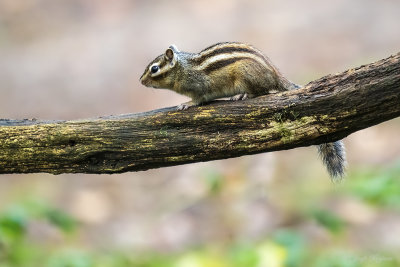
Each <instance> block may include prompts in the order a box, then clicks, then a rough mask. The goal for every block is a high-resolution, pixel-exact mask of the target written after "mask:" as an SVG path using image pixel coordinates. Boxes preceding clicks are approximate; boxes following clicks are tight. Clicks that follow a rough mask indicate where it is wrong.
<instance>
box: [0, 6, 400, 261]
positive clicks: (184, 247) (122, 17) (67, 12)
mask: <svg viewBox="0 0 400 267" xmlns="http://www.w3.org/2000/svg"><path fill="white" fill-rule="evenodd" d="M399 14H400V1H398V0H380V1H378V0H371V1H365V0H353V1H345V0H338V1H318V0H304V1H295V0H291V1H277V0H275V1H272V0H271V1H261V0H256V1H245V0H237V1H232V0H220V1H211V0H204V1H177V0H169V1H167V0H160V1H152V0H147V1H144V0H118V1H106V0H96V1H95V0H58V1H53V0H24V1H16V0H0V117H1V118H10V119H23V118H38V119H79V118H90V117H97V116H102V115H111V114H121V113H134V112H142V111H148V110H152V109H156V108H161V107H166V106H173V105H177V104H180V103H182V102H184V101H187V99H186V98H185V97H183V96H180V95H178V94H176V93H174V92H172V91H168V90H156V89H150V88H145V87H144V86H142V85H141V84H140V83H139V77H140V75H141V74H142V72H143V70H144V68H145V66H146V65H147V64H148V63H149V61H150V60H152V59H153V58H154V57H156V56H157V55H159V54H161V53H163V52H164V51H165V49H166V48H167V47H168V46H169V45H170V44H176V45H177V46H178V48H180V49H181V50H184V51H190V52H198V51H200V50H201V49H203V48H205V47H207V46H209V45H211V44H213V43H216V42H220V41H241V42H247V43H250V44H253V45H254V46H256V47H257V48H259V49H260V50H262V51H264V53H265V54H266V55H268V56H269V57H270V58H271V60H272V61H273V62H274V63H275V65H276V66H278V67H279V68H280V70H281V71H282V73H284V74H285V75H286V76H287V77H288V78H289V79H290V80H292V81H294V82H296V83H298V84H306V83H307V82H309V81H311V80H313V79H316V78H319V77H321V76H323V75H326V74H330V73H336V72H340V71H343V70H346V69H348V68H352V67H357V66H359V65H361V64H366V63H370V62H373V61H375V60H378V59H381V58H385V57H388V56H389V55H391V54H394V53H397V52H399V48H400V15H399ZM365 101H374V100H373V99H365ZM399 132H400V119H399V118H398V119H394V120H392V121H389V122H385V123H382V124H380V125H377V126H374V127H372V128H369V129H366V130H363V131H359V132H357V133H355V134H352V135H351V136H349V137H348V138H346V139H345V143H346V146H347V155H348V161H349V168H348V177H347V179H346V180H345V181H344V182H343V183H341V184H339V185H335V184H332V183H331V182H330V180H329V177H328V174H327V172H326V170H325V169H324V167H323V165H322V163H321V161H320V159H319V158H318V155H317V150H316V148H315V147H307V148H299V149H294V150H289V151H281V152H274V153H266V154H260V155H253V156H246V157H241V158H235V159H229V160H222V161H214V162H206V163H198V164H190V165H185V166H177V167H170V168H163V169H156V170H150V171H146V172H138V173H125V174H118V175H76V174H74V175H66V174H65V175H57V176H53V175H48V174H32V175H1V176H0V267H8V266H24V267H25V266H47V267H63V266H65V267H67V266H69V267H91V266H101V267H103V266H104V267H106V266H107V267H111V266H117V267H119V266H141V267H147V266H152V267H156V266H167V267H168V266H171V267H172V266H174V267H200V266H206V267H224V266H226V267H228V266H233V267H235V266H240V267H253V266H254V267H279V266H290V267H296V266H321V267H324V266H346V267H347V266H349V267H352V266H400V255H399V251H400V179H399V178H400V141H399Z"/></svg>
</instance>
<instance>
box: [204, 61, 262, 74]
mask: <svg viewBox="0 0 400 267" xmlns="http://www.w3.org/2000/svg"><path fill="white" fill-rule="evenodd" d="M243 59H249V60H252V61H254V62H257V61H256V60H254V59H253V58H250V57H234V58H229V59H222V60H219V61H216V62H214V63H211V64H210V65H208V66H207V67H206V68H205V69H204V72H205V73H206V74H210V73H211V72H213V71H216V70H219V69H221V68H224V67H226V66H229V65H231V64H233V63H235V62H237V61H239V60H243ZM257 63H258V62H257Z"/></svg>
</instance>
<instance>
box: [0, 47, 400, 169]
mask: <svg viewBox="0 0 400 267" xmlns="http://www.w3.org/2000/svg"><path fill="white" fill-rule="evenodd" d="M398 116H400V53H398V54H396V55H394V56H391V57H389V58H386V59H383V60H380V61H377V62H375V63H371V64H368V65H364V66H361V67H358V68H355V69H350V70H347V71H345V72H343V73H339V74H335V75H328V76H325V77H323V78H320V79H318V80H315V81H312V82H310V83H308V84H307V85H306V86H304V87H303V88H301V89H299V90H293V91H287V92H283V93H276V94H270V95H266V96H262V97H258V98H255V99H248V100H243V101H215V102H213V103H211V104H207V105H204V106H199V107H191V108H189V109H188V110H185V111H177V110H176V108H175V107H171V108H165V109H159V110H154V111H150V112H145V113H139V114H129V115H120V116H108V117H100V118H96V119H86V120H76V121H38V120H8V119H3V120H0V173H34V172H47V173H53V174H60V173H121V172H127V171H140V170H147V169H151V168H158V167H165V166H173V165H179V164H185V163H191V162H199V161H209V160H216V159H225V158H231V157H238V156H242V155H249V154H255V153H262V152H268V151H276V150H283V149H291V148H295V147H300V146H309V145H317V144H321V143H327V142H332V141H336V140H339V139H342V138H344V137H346V136H347V135H349V134H351V133H353V132H356V131H358V130H360V129H364V128H367V127H370V126H373V125H375V124H378V123H381V122H384V121H387V120H390V119H392V118H395V117H398Z"/></svg>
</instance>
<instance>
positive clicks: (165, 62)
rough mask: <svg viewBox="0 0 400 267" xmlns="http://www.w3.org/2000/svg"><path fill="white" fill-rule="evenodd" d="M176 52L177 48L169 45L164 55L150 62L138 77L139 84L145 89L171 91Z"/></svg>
mask: <svg viewBox="0 0 400 267" xmlns="http://www.w3.org/2000/svg"><path fill="white" fill-rule="evenodd" d="M178 52H179V50H178V48H176V46H175V45H171V46H170V47H169V48H168V49H167V50H166V51H165V53H164V54H162V55H160V56H158V57H156V58H155V59H154V60H153V61H152V62H150V64H149V65H148V66H147V67H146V69H145V70H144V72H143V74H142V76H141V77H140V82H141V83H142V84H143V85H145V86H147V87H154V88H165V89H173V86H174V77H175V75H174V67H175V66H176V62H177V56H178V55H177V54H178Z"/></svg>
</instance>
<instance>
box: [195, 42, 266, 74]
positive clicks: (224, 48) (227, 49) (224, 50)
mask: <svg viewBox="0 0 400 267" xmlns="http://www.w3.org/2000/svg"><path fill="white" fill-rule="evenodd" d="M220 45H221V47H220V48H217V49H215V50H214V51H212V52H210V53H209V54H207V50H210V49H212V48H214V47H215V46H220ZM230 45H233V46H230ZM234 45H243V44H241V43H218V44H215V45H213V46H210V47H207V48H206V49H204V50H202V51H201V52H200V55H201V54H202V53H206V54H205V55H202V56H201V57H199V58H198V59H197V60H196V63H198V64H201V63H203V62H204V61H205V60H207V59H209V58H211V57H213V56H216V55H220V54H230V53H234V52H245V53H250V54H253V55H256V56H258V57H260V58H262V60H263V61H264V62H265V64H266V65H267V66H269V67H270V68H271V69H274V67H273V66H272V64H271V62H270V61H269V60H268V58H266V57H265V56H264V55H263V54H262V53H261V52H259V51H258V50H256V49H253V48H252V47H251V46H248V47H237V46H234Z"/></svg>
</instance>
